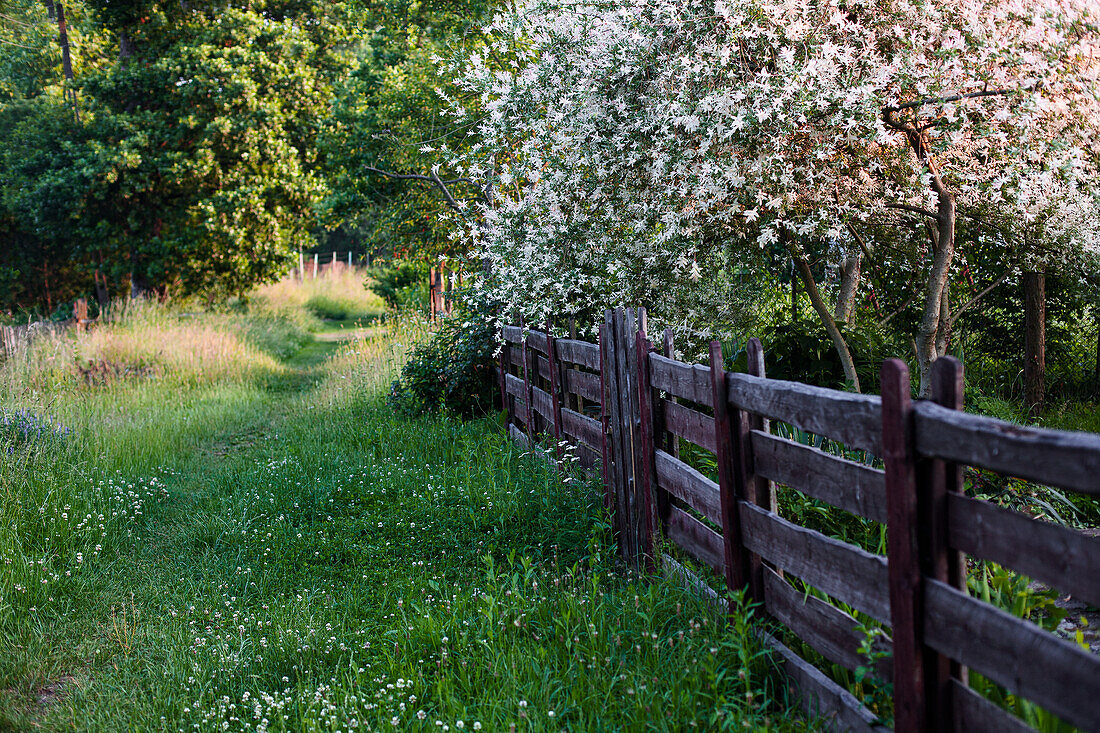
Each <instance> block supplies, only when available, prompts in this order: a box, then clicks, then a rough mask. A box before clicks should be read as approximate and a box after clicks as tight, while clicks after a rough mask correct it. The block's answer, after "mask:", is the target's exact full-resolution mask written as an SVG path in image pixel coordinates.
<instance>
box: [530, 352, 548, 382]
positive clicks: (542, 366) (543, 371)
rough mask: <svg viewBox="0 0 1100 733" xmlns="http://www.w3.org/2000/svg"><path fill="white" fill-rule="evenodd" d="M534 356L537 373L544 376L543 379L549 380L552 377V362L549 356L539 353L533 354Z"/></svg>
mask: <svg viewBox="0 0 1100 733" xmlns="http://www.w3.org/2000/svg"><path fill="white" fill-rule="evenodd" d="M532 357H533V361H534V362H535V367H536V369H535V371H536V373H537V374H538V375H539V376H540V377H542V378H543V379H546V380H549V379H550V362H549V361H548V360H547V358H546V357H545V356H539V355H538V354H533V355H532Z"/></svg>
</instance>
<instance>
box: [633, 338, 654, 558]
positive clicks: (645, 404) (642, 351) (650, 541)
mask: <svg viewBox="0 0 1100 733" xmlns="http://www.w3.org/2000/svg"><path fill="white" fill-rule="evenodd" d="M634 348H635V349H637V351H638V357H637V358H638V371H637V372H636V374H635V377H636V378H637V380H638V382H637V383H638V418H639V421H638V436H637V438H638V446H637V447H638V457H639V459H640V461H639V468H640V469H641V476H639V477H638V495H639V500H640V504H641V507H640V509H641V514H642V517H641V519H642V525H643V529H642V538H643V543H642V550H643V552H644V553H645V558H646V567H647V568H648V569H649V570H650V572H652V571H654V570H656V568H657V557H656V555H655V554H654V552H653V548H654V545H655V535H656V532H657V521H658V518H657V490H658V489H657V469H656V467H655V466H654V457H653V454H654V453H655V452H656V450H657V446H656V444H655V441H654V433H653V395H654V392H653V389H652V388H651V387H650V385H649V356H650V352H649V340H648V339H647V338H646V334H645V331H643V330H639V331H638V333H637V335H636V336H635V345H634Z"/></svg>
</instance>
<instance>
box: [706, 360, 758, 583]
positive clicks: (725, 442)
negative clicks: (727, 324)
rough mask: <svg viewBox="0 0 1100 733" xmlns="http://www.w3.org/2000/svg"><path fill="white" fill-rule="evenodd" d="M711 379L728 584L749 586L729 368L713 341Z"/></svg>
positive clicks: (723, 544)
mask: <svg viewBox="0 0 1100 733" xmlns="http://www.w3.org/2000/svg"><path fill="white" fill-rule="evenodd" d="M710 381H711V389H712V391H713V395H714V436H715V454H716V456H717V458H718V488H719V492H720V496H721V512H722V549H723V553H722V554H723V560H724V563H725V570H726V587H727V588H729V590H731V591H735V590H738V589H740V588H743V587H745V583H746V581H747V580H748V575H749V573H748V568H746V567H745V549H744V542H742V541H741V520H740V511H738V506H737V500H738V496H737V478H736V466H735V465H734V450H735V449H734V439H735V436H734V432H733V425H732V422H731V417H730V409H729V402H728V387H727V385H726V369H725V365H724V364H723V360H722V344H721V343H719V342H717V341H711V342H710Z"/></svg>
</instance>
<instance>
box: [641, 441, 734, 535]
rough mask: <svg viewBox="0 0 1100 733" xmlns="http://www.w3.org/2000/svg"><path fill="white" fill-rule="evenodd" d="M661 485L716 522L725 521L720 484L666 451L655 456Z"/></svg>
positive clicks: (658, 483) (656, 453)
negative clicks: (719, 490)
mask: <svg viewBox="0 0 1100 733" xmlns="http://www.w3.org/2000/svg"><path fill="white" fill-rule="evenodd" d="M654 459H655V460H654V462H655V464H656V468H657V485H658V486H660V487H661V488H662V489H664V490H665V491H667V492H669V493H670V494H672V495H673V496H675V497H676V498H677V499H679V500H680V501H682V502H684V503H685V504H687V505H688V506H690V507H691V508H692V509H694V510H695V511H697V512H699V513H700V514H702V515H703V516H704V517H706V518H707V519H709V520H710V521H712V522H714V523H716V524H717V523H720V522H721V521H722V508H721V503H720V497H719V493H718V484H716V483H715V482H713V481H711V480H710V479H709V478H707V477H706V476H704V475H703V474H701V473H699V472H698V471H696V470H695V469H694V468H692V467H691V466H689V465H688V464H686V463H684V462H683V461H681V460H678V459H676V458H673V457H672V456H671V455H669V454H668V453H665V452H664V451H663V450H658V451H656V452H655V453H654Z"/></svg>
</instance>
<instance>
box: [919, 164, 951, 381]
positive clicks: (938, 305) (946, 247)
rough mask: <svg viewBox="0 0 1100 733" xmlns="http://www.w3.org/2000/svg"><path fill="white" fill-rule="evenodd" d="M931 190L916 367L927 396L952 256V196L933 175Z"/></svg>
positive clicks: (937, 351)
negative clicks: (932, 216)
mask: <svg viewBox="0 0 1100 733" xmlns="http://www.w3.org/2000/svg"><path fill="white" fill-rule="evenodd" d="M933 181H934V182H933V187H934V188H935V190H936V194H937V197H938V199H939V201H938V202H937V204H936V227H935V229H933V232H934V235H933V236H932V238H931V239H932V271H931V272H930V273H929V274H928V284H927V286H926V288H925V292H924V310H923V312H922V314H921V320H920V328H919V330H918V333H917V339H916V343H917V364H918V367H919V368H920V396H921V397H928V395H929V394H930V393H931V390H932V380H931V375H932V364H933V362H935V361H936V359H938V358H939V357H940V356H941V354H940V352H939V344H940V343H942V342H941V341H940V340H939V339H938V337H939V335H940V329H941V328H945V329H946V328H947V327H948V325H947V323H942V324H941V322H940V318H941V314H942V313H943V298H944V290H945V289H946V288H947V279H948V276H949V275H950V272H951V260H952V259H953V258H954V256H955V196H954V194H952V193H951V192H950V191H948V190H947V189H946V188H945V187H944V186H943V183H942V181H940V180H939V179H938V177H937V176H933Z"/></svg>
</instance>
